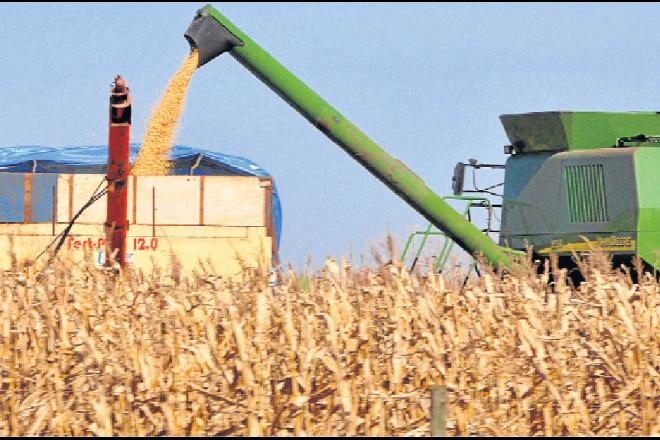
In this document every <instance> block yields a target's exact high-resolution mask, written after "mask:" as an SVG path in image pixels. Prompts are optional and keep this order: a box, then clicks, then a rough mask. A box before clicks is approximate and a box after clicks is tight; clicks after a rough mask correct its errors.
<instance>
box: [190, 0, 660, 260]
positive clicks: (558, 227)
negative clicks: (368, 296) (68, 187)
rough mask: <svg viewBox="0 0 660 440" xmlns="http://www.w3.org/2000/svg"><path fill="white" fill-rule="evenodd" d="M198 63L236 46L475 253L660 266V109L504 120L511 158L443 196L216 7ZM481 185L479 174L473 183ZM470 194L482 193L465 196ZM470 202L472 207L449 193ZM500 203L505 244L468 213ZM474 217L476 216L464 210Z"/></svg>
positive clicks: (262, 75) (234, 52) (197, 41)
mask: <svg viewBox="0 0 660 440" xmlns="http://www.w3.org/2000/svg"><path fill="white" fill-rule="evenodd" d="M184 35H185V37H186V39H187V40H188V42H189V43H190V46H191V50H197V51H199V67H201V66H203V65H204V64H206V63H208V62H209V61H211V60H212V59H214V58H215V57H217V56H218V55H220V54H222V53H225V52H227V53H229V54H230V55H231V56H232V57H233V58H235V59H236V60H237V61H238V62H239V63H240V64H242V65H243V66H244V67H246V68H247V69H248V70H249V71H250V72H252V73H253V74H254V75H255V76H256V77H257V78H258V79H259V80H261V81H262V82H263V83H264V84H265V85H266V86H268V87H269V88H271V89H272V90H273V91H274V92H275V93H277V94H278V95H279V96H280V97H281V98H283V99H284V100H285V101H286V102H287V103H289V104H290V105H291V106H292V107H293V108H294V109H295V110H296V111H298V112H299V113H300V114H301V115H302V116H303V117H305V118H306V119H307V120H308V121H309V122H310V123H312V124H313V125H314V126H315V127H317V128H318V129H319V130H320V131H321V132H322V133H323V134H325V135H326V136H327V137H328V138H329V139H330V140H332V141H333V142H335V143H336V144H337V145H338V146H340V147H341V148H342V149H343V150H345V151H346V152H347V153H348V154H349V155H350V156H351V157H352V158H353V159H354V160H356V161H357V162H359V163H360V164H361V165H362V166H363V167H364V168H365V169H366V170H367V171H369V172H370V173H372V174H373V175H374V176H375V177H376V178H377V179H379V180H380V181H381V182H383V183H384V184H385V185H386V186H387V187H388V188H390V189H391V190H392V191H393V192H394V193H395V194H397V195H398V196H399V197H401V198H402V199H403V200H404V201H405V202H406V203H408V204H409V205H410V206H411V207H412V208H413V209H415V210H416V211H417V212H419V213H420V214H421V215H422V216H423V217H424V218H426V219H427V220H428V221H429V222H430V224H431V225H432V226H433V227H435V228H437V229H438V230H439V231H440V233H442V234H445V235H446V237H447V238H448V242H449V241H451V243H456V244H457V245H459V246H460V247H461V248H463V249H464V250H465V251H467V252H468V253H469V254H471V255H472V256H474V257H477V256H481V257H483V259H484V260H485V261H486V262H488V263H490V264H491V265H493V266H494V267H496V268H501V269H509V268H511V267H513V266H515V265H516V263H517V261H518V258H521V257H523V256H524V255H525V251H527V250H528V249H530V247H531V250H532V252H533V253H534V254H535V255H536V256H538V257H545V256H548V255H550V254H556V255H558V256H559V258H560V264H566V265H571V256H572V255H573V254H574V253H575V252H578V253H579V252H590V251H593V250H597V249H599V250H604V251H607V252H609V253H610V254H611V255H612V256H613V257H614V260H615V261H619V260H621V261H626V260H630V259H631V258H632V257H633V256H635V255H637V256H639V257H641V258H642V260H643V261H644V262H646V263H647V264H649V265H651V266H653V267H656V268H658V267H660V256H658V255H657V252H656V249H657V248H658V247H659V245H660V196H658V194H657V193H656V191H655V189H656V188H658V186H659V185H660V177H658V176H659V174H658V173H657V169H659V168H660V167H659V165H660V149H659V148H657V146H660V142H659V140H660V138H659V137H658V136H659V135H660V114H658V113H602V112H568V111H559V112H541V113H527V114H517V115H503V116H501V117H500V119H501V122H502V124H503V126H504V130H505V131H506V134H507V136H508V138H509V141H510V145H508V146H506V147H505V153H506V154H508V155H509V158H508V160H507V161H506V164H505V165H492V164H480V163H479V162H477V161H468V163H461V164H459V165H457V167H456V168H455V170H454V171H455V172H454V180H453V184H452V186H453V190H454V195H453V196H447V197H440V196H438V195H437V194H436V193H435V192H433V191H432V190H431V189H430V188H429V187H428V186H427V185H426V183H425V182H424V181H423V180H422V179H420V178H419V177H418V176H417V175H415V173H413V172H412V171H410V170H409V169H408V168H407V167H406V166H405V165H404V164H403V163H401V161H399V160H397V159H395V158H393V157H392V156H390V155H389V154H388V153H387V152H386V151H385V150H383V149H382V148H381V147H380V146H379V145H377V144H376V143H375V142H374V141H372V140H371V139H370V138H369V137H367V135H366V134H364V133H363V132H362V131H360V129H359V128H357V127H356V126H355V125H353V124H352V123H351V122H350V121H349V120H348V119H346V117H344V116H343V115H342V114H341V113H340V112H339V111H337V110H336V109H335V108H333V107H332V106H331V105H330V104H328V103H327V102H326V101H324V100H323V99H322V98H321V97H320V96H319V95H318V94H317V93H316V92H314V91H313V90H312V89H311V88H310V87H308V86H307V85H306V84H305V83H304V82H302V81H301V80H300V79H298V78H297V77H296V76H295V75H294V74H293V73H291V72H290V71H289V70H287V69H286V67H284V66H283V65H282V64H280V63H279V62H278V61H277V60H275V59H274V58H273V57H272V56H271V55H270V54H269V53H267V52H266V51H265V50H264V49H263V48H261V47H260V46H259V45H258V44H257V43H255V42H254V41H253V40H252V39H250V37H248V36H247V35H246V34H245V33H243V32H242V31H241V30H240V29H239V28H238V27H237V26H236V25H234V24H233V23H231V22H230V21H229V20H228V19H227V18H226V17H225V16H223V15H222V14H221V13H220V12H218V11H217V10H216V9H215V8H213V7H212V6H211V5H207V6H205V7H204V8H202V9H201V10H199V11H198V12H197V15H196V16H195V18H194V19H193V21H192V23H191V24H190V27H189V28H188V30H187V31H186V33H185V34H184ZM488 167H490V168H495V169H504V174H505V175H504V183H503V188H502V189H503V191H502V194H501V196H502V200H501V203H493V202H492V201H491V200H490V199H489V197H486V196H493V195H499V192H498V193H495V192H494V190H496V188H497V187H498V186H500V185H496V186H492V187H486V188H479V187H477V186H476V184H475V185H474V188H473V189H472V190H465V188H464V184H465V172H466V168H471V170H472V171H473V172H474V171H475V170H477V169H483V168H488ZM473 182H474V181H473ZM468 191H472V192H478V193H481V194H478V195H466V194H464V193H467V192H468ZM452 198H454V199H455V198H462V199H463V200H464V201H467V204H468V215H465V213H463V215H462V214H461V213H459V212H457V211H456V210H455V209H453V208H452V207H451V206H450V205H449V204H448V203H447V200H448V199H452ZM477 205H481V206H484V207H486V208H487V209H489V210H490V212H492V210H493V209H494V208H495V207H496V206H495V205H501V209H502V212H501V225H500V229H499V243H495V242H494V241H493V240H492V239H491V238H490V237H489V236H488V232H492V231H494V229H492V228H491V226H490V225H489V226H488V228H486V230H483V229H479V228H478V227H477V226H475V225H474V224H472V223H471V222H470V221H469V220H470V219H469V208H470V207H473V206H477ZM466 217H468V218H466Z"/></svg>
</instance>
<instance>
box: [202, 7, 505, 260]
mask: <svg viewBox="0 0 660 440" xmlns="http://www.w3.org/2000/svg"><path fill="white" fill-rule="evenodd" d="M203 13H204V14H208V15H210V16H211V17H213V18H214V19H215V20H216V21H217V22H218V23H220V24H221V25H222V26H224V27H225V28H226V29H227V30H229V31H230V32H231V33H232V34H233V35H235V36H236V37H237V38H239V39H240V40H241V41H242V42H243V45H241V46H234V47H233V48H232V49H231V50H230V52H229V53H230V54H231V55H232V56H233V57H234V58H235V59H236V60H237V61H238V62H240V63H241V64H242V65H243V66H245V67H246V68H247V69H248V70H249V71H250V72H252V73H253V74H254V75H255V76H256V77H257V78H259V79H260V80H261V81H262V82H263V83H265V84H266V85H267V86H268V87H270V88H271V89H272V90H273V91H274V92H275V93H277V94H278V95H279V96H280V97H281V98H282V99H284V100H285V101H286V102H288V103H289V104H290V105H291V106H292V107H293V108H294V109H296V110H297V111H298V112H299V113H300V114H301V115H302V116H304V117H305V118H306V119H307V120H308V121H309V122H310V123H312V124H313V125H314V126H316V127H317V128H318V129H319V130H321V131H322V132H323V133H324V134H325V135H326V136H327V137H328V138H330V139H331V140H332V141H334V142H335V143H336V144H337V145H339V146H340V147H341V148H343V149H344V150H345V151H346V152H347V153H348V154H349V155H350V156H351V157H353V158H354V159H355V160H356V161H358V162H359V163H360V164H362V165H363V166H364V167H365V168H366V169H367V170H369V171H370V172H371V173H372V174H373V175H374V176H376V177H377V178H378V179H379V180H381V181H382V182H383V183H384V184H385V185H387V186H388V187H389V188H390V189H391V190H392V191H394V192H395V193H396V194H398V195H399V196H400V197H401V198H402V199H403V200H405V201H406V202H407V203H408V204H409V205H410V206H411V207H412V208H413V209H415V210H416V211H418V212H419V213H420V214H422V215H423V216H424V217H425V218H426V219H427V220H429V221H430V222H431V223H433V224H434V225H435V226H436V227H438V228H439V229H441V230H443V231H445V232H446V233H447V234H448V235H449V236H450V237H451V238H452V239H453V240H454V241H455V242H456V243H457V244H458V245H459V246H461V247H462V248H463V249H465V250H466V251H467V252H469V253H470V254H472V255H475V254H481V255H483V257H484V258H485V259H486V260H487V261H488V262H489V263H491V264H492V265H494V266H500V267H510V266H511V264H512V263H511V259H510V257H509V254H510V253H511V251H510V250H508V249H504V248H502V247H500V246H498V245H497V244H496V243H494V242H493V241H492V240H491V239H490V238H489V237H487V236H486V235H485V234H483V233H482V232H481V231H480V230H479V229H477V227H475V226H474V225H473V224H472V223H470V222H469V221H467V220H466V219H464V218H463V217H462V216H461V215H460V214H459V213H458V212H456V211H455V210H454V209H453V208H451V207H450V206H449V205H448V204H447V203H446V202H445V201H444V200H443V199H442V198H441V197H440V196H438V195H437V194H435V193H434V192H433V191H432V190H431V189H430V188H429V187H428V186H427V185H426V183H424V181H423V180H422V179H420V178H419V177H418V176H416V175H415V173H413V172H412V171H411V170H409V169H408V167H406V166H405V165H404V164H403V163H402V162H401V161H399V160H397V159H395V158H394V157H392V156H390V155H389V154H388V153H387V152H386V151H385V150H383V149H382V148H380V147H379V146H378V145H377V144H376V143H375V142H374V141H372V140H371V139H369V137H367V135H365V134H364V133H363V132H362V131H360V129H358V128H357V127H356V126H355V125H353V124H352V123H351V122H350V121H349V120H348V119H346V118H345V117H344V116H343V115H342V114H341V113H339V111H337V110H336V109H335V108H333V107H332V106H331V105H329V104H328V103H327V102H325V101H324V100H323V99H322V98H321V97H320V96H319V95H318V94H316V92H314V91H313V90H312V89H311V88H309V87H308V86H307V85H306V84H305V83H304V82H302V81H301V80H300V79H298V78H297V77H296V76H295V75H294V74H292V73H291V72H290V71H289V70H287V69H286V68H285V67H284V66H283V65H282V64H280V63H279V62H278V61H277V60H275V59H274V58H273V57H272V56H271V55H269V54H268V53H267V52H266V51H265V50H264V49H262V48H261V47H260V46H259V45H258V44H257V43H255V42H254V41H252V39H251V38H250V37H248V36H247V35H246V34H244V33H243V32H242V31H241V30H240V29H239V28H238V27H236V26H235V25H234V24H233V23H231V22H230V21H229V20H228V19H227V18H226V17H225V16H223V15H222V14H221V13H220V12H218V11H217V10H216V9H214V8H213V7H212V6H210V5H207V6H205V7H204V9H203Z"/></svg>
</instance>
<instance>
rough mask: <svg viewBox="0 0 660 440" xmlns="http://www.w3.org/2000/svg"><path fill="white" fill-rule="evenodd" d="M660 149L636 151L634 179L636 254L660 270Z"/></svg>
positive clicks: (639, 149)
mask: <svg viewBox="0 0 660 440" xmlns="http://www.w3.org/2000/svg"><path fill="white" fill-rule="evenodd" d="M658 170H660V149H657V148H638V149H637V150H636V151H635V179H636V183H637V200H638V204H639V214H638V218H637V230H638V233H637V252H638V254H639V256H640V257H641V258H643V259H644V260H645V261H646V262H647V263H649V264H651V265H653V266H654V267H655V268H657V269H660V192H659V191H658V189H659V188H660V172H659V171H658Z"/></svg>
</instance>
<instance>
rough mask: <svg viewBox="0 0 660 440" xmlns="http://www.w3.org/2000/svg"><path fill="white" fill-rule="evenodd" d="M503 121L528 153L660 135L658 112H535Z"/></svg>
mask: <svg viewBox="0 0 660 440" xmlns="http://www.w3.org/2000/svg"><path fill="white" fill-rule="evenodd" d="M500 120H501V122H502V125H503V126H504V130H505V131H506V134H507V136H508V138H509V141H510V142H511V144H512V145H513V146H514V147H515V148H516V149H517V151H518V152H527V153H531V152H538V151H557V152H559V151H567V150H588V149H594V148H607V147H614V146H615V145H616V142H617V139H619V138H622V137H633V136H637V135H639V134H644V135H647V136H654V135H660V114H659V113H655V112H622V113H614V112H572V111H557V112H536V113H523V114H515V115H502V116H500Z"/></svg>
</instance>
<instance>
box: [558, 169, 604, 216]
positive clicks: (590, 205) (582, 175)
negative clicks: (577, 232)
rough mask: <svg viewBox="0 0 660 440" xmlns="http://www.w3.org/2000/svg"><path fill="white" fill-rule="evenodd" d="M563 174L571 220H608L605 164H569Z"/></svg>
mask: <svg viewBox="0 0 660 440" xmlns="http://www.w3.org/2000/svg"><path fill="white" fill-rule="evenodd" d="M563 175H564V187H565V188H566V200H567V201H568V217H569V220H570V222H571V223H593V222H606V221H608V218H607V204H606V200H605V178H604V177H603V165H601V164H595V165H567V166H564V168H563Z"/></svg>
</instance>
